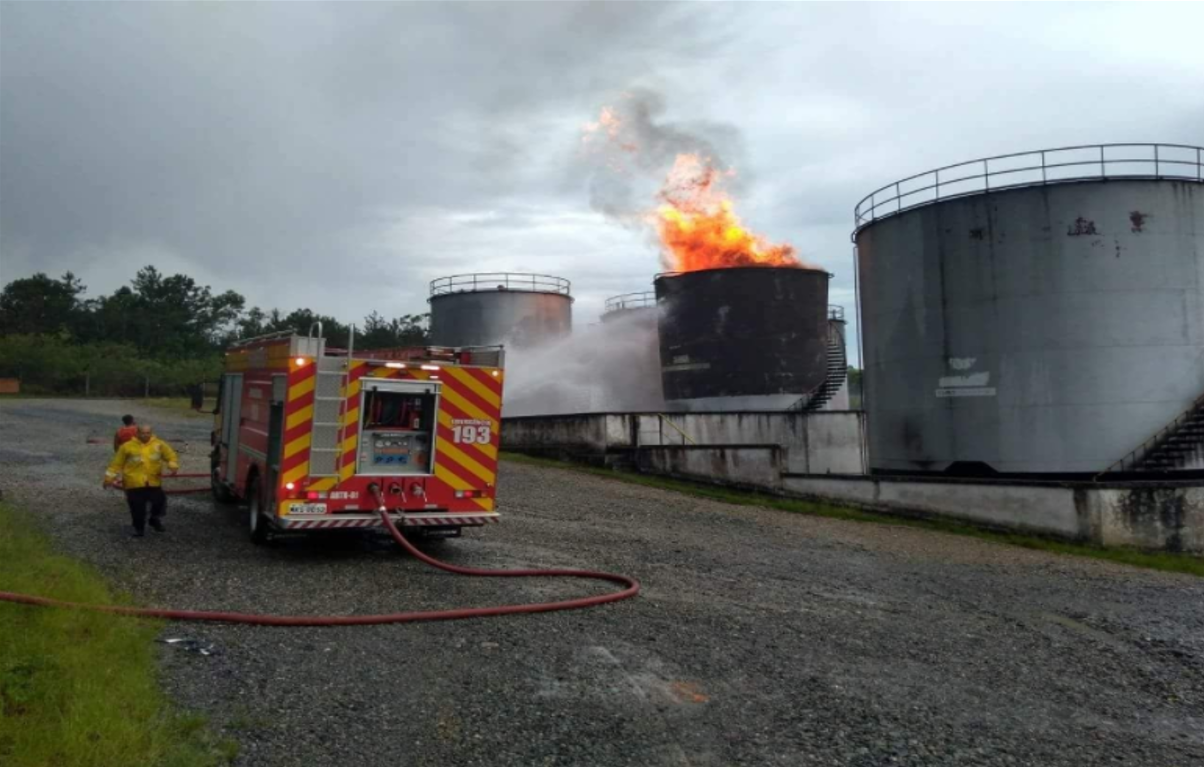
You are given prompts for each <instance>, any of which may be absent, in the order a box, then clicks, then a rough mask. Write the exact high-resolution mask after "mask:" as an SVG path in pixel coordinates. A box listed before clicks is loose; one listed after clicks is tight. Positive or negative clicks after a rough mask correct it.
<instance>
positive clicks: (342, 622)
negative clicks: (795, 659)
mask: <svg viewBox="0 0 1204 767" xmlns="http://www.w3.org/2000/svg"><path fill="white" fill-rule="evenodd" d="M376 500H377V501H378V502H380V500H381V499H380V495H379V494H376ZM380 517H381V519H382V520H384V523H385V526H386V527H387V528H388V529H389V534H390V535H392V536H393V540H395V541H397V543H398V544H399V545H400V546H401V547H402V548H403V549H405V550H406V551H407V552H409V553H410V555H411V556H413V557H414V558H416V559H418V560H421V561H422V562H424V563H426V564H428V565H430V566H431V567H436V568H438V569H440V570H445V571H447V572H449V573H455V574H457V575H471V576H475V577H480V578H544V577H548V578H555V577H562V578H588V579H591V580H598V581H609V582H611V583H617V584H619V585H621V586H623V587H624V588H623V590H622V591H615V592H612V593H610V594H599V595H597V596H592V597H578V598H577V599H566V600H564V601H562V602H540V603H537V604H527V605H498V606H496V607H466V608H461V609H458V610H427V611H423V612H405V613H390V614H385V615H335V616H317V615H253V614H250V613H225V612H207V611H203V610H161V609H157V608H148V607H120V606H115V605H86V604H80V603H78V602H64V601H61V600H58V599H49V598H47V597H35V596H29V595H28V594H13V593H11V592H7V591H0V602H15V603H17V604H23V605H37V606H39V607H70V608H75V609H77V610H93V611H96V612H105V613H114V614H116V615H134V616H138V617H143V618H166V619H168V620H178V621H214V622H218V623H250V624H254V625H258V626H368V625H375V624H381V623H417V622H419V621H454V620H461V619H463V618H484V617H487V616H491V615H515V614H518V613H547V612H552V611H554V610H577V609H580V608H583V607H594V606H596V605H601V604H606V603H607V602H618V601H619V600H621V599H629V598H631V597H634V596H635V595H636V594H638V593H640V584H639V582H638V581H636V580H635V579H633V578H628V577H627V576H626V575H615V574H613V573H600V572H593V571H591V570H564V569H555V570H485V569H481V568H476V567H460V566H458V565H449V564H447V563H446V562H440V561H439V560H437V559H435V558H434V557H431V556H428V555H426V554H424V553H422V552H421V551H419V550H418V549H417V548H416V547H415V546H414V544H412V543H410V542H409V541H407V540H406V539H405V537H404V536H403V535H402V534H401V532H400V531H398V529H397V526H396V525H395V524H393V520H392V519H390V518H389V513H388V510H387V509H386V508H385V507H384V506H383V505H381V507H380Z"/></svg>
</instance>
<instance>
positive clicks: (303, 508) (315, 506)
mask: <svg viewBox="0 0 1204 767" xmlns="http://www.w3.org/2000/svg"><path fill="white" fill-rule="evenodd" d="M288 513H289V514H325V513H326V504H324V503H290V504H289V505H288Z"/></svg>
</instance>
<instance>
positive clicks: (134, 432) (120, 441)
mask: <svg viewBox="0 0 1204 767" xmlns="http://www.w3.org/2000/svg"><path fill="white" fill-rule="evenodd" d="M121 424H122V426H121V428H120V429H118V430H117V433H116V434H114V435H113V452H114V453H116V452H117V450H118V449H119V448H120V447H121V446H122V445H124V444H125V443H126V442H129V441H130V440H131V439H133V438H134V437H137V436H138V427H137V426H135V425H134V416H132V415H123V416H121Z"/></svg>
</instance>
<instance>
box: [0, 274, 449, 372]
mask: <svg viewBox="0 0 1204 767" xmlns="http://www.w3.org/2000/svg"><path fill="white" fill-rule="evenodd" d="M86 290H87V289H86V287H85V286H84V284H83V283H82V282H81V281H80V280H79V279H78V278H76V277H75V275H73V274H72V273H71V272H67V273H66V274H64V275H63V276H62V277H59V278H58V279H55V278H52V277H49V276H47V275H46V274H44V273H41V272H39V273H37V274H34V275H32V276H30V277H25V278H21V279H17V280H13V281H11V282H9V283H8V284H7V285H5V286H4V289H3V291H0V377H5V378H7V377H17V378H20V379H21V381H22V388H23V390H25V391H27V392H32V393H84V391H85V390H87V391H88V393H91V394H101V395H110V396H116V395H120V396H132V395H136V394H143V393H146V391H147V388H148V385H149V386H151V387H152V388H153V389H154V391H153V392H152V393H155V394H160V395H176V394H182V393H183V391H184V390H185V389H186V388H187V387H188V386H191V385H193V384H197V383H202V382H206V381H213V380H216V378H217V376H218V375H219V374H220V372H221V367H222V354H223V352H224V350H225V349H226V348H227V347H228V346H229V345H230V344H231V343H233V342H234V341H237V340H239V339H245V338H251V337H254V336H258V335H263V334H265V333H274V332H277V331H290V330H291V331H293V332H297V333H301V334H305V333H308V332H309V329H310V327H311V326H312V325H313V324H314V323H315V322H321V323H322V328H323V333H324V335H325V336H326V338H327V343H328V344H330V345H331V346H334V347H345V346H346V345H347V342H348V337H349V335H350V326H349V325H348V324H345V323H342V322H340V321H338V320H337V319H335V318H334V317H330V316H327V315H323V314H319V313H317V312H314V311H313V310H311V309H306V308H299V309H294V310H292V311H289V312H287V313H286V312H284V311H281V310H280V309H269V310H266V311H265V310H263V309H261V308H259V307H257V306H253V307H250V308H247V302H246V299H245V298H244V297H243V296H242V295H240V294H239V293H237V292H235V291H233V290H226V291H224V292H221V293H217V292H215V291H214V290H213V289H212V288H211V287H210V286H208V285H200V284H198V283H197V282H196V280H194V279H193V278H192V277H189V276H187V275H183V274H175V275H170V276H168V275H164V274H163V273H161V272H160V271H159V270H158V269H156V268H155V267H154V266H147V267H144V268H142V269H140V270H139V271H138V273H137V274H136V275H135V276H134V278H133V280H131V281H130V283H129V285H126V286H122V287H120V288H118V289H117V290H115V291H113V293H112V294H110V295H102V296H99V297H96V298H85V297H84V296H85V293H86ZM428 318H429V315H426V314H406V315H402V316H400V317H396V318H393V319H387V318H385V317H383V316H381V315H380V314H378V313H377V312H375V311H373V312H372V313H371V314H369V315H368V316H367V317H365V318H364V321H363V323H362V324H361V325H359V326H357V327H356V340H355V344H356V347H357V348H362V349H371V348H378V349H379V348H388V347H392V346H421V345H423V344H426V343H428V341H429V336H428V333H427V321H428Z"/></svg>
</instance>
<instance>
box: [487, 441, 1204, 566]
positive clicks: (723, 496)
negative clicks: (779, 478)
mask: <svg viewBox="0 0 1204 767" xmlns="http://www.w3.org/2000/svg"><path fill="white" fill-rule="evenodd" d="M502 458H503V459H504V460H507V461H510V462H512V463H523V464H528V465H532V466H547V467H551V468H557V469H564V470H566V471H575V472H579V473H582V474H592V475H594V476H598V477H605V478H606V479H611V480H615V481H618V482H626V483H627V484H631V485H643V486H645V487H654V488H657V489H660V490H669V491H672V492H675V493H682V494H685V495H692V496H694V497H696V498H707V499H710V500H713V501H721V502H723V503H731V504H735V505H738V506H758V507H761V508H768V509H777V510H779V511H787V512H791V513H793V514H808V515H811V516H815V517H828V518H830V519H844V520H849V521H853V522H873V523H876V524H882V525H895V526H899V527H915V528H919V529H922V530H933V531H937V532H942V533H952V534H954V535H964V536H968V537H971V538H979V539H981V540H985V541H991V542H993V543H1004V544H1008V545H1010V546H1019V547H1021V548H1026V549H1036V550H1038V551H1048V552H1051V553H1055V554H1067V555H1070V556H1077V557H1090V558H1092V559H1104V560H1108V561H1109V562H1119V563H1121V564H1126V565H1132V566H1134V567H1145V568H1148V569H1151V570H1163V571H1165V572H1172V573H1186V574H1189V575H1196V576H1201V577H1204V559H1201V558H1200V557H1193V556H1191V555H1188V554H1172V553H1169V552H1161V551H1141V550H1138V549H1126V548H1104V547H1102V546H1093V545H1091V544H1087V543H1073V542H1070V541H1061V540H1056V539H1052V538H1043V537H1041V536H1038V535H1027V534H1024V533H1012V532H1004V531H999V530H991V529H988V528H983V527H977V526H975V525H970V524H966V523H962V522H955V521H951V520H945V519H931V518H921V517H907V516H897V515H894V514H883V513H879V512H874V511H864V510H862V509H856V508H852V507H848V506H840V505H837V504H832V503H823V502H819V501H806V500H802V499H797V498H783V497H781V496H776V495H765V494H760V493H755V492H750V491H742V490H735V489H732V488H726V487H720V486H718V485H707V484H703V483H700V482H690V481H687V480H680V479H673V478H671V477H659V476H655V475H650V474H636V473H633V472H624V471H616V470H614V469H604V468H599V467H596V466H585V465H582V464H575V463H569V462H567V461H558V460H554V459H550V458H536V457H533V456H529V455H522V454H520V453H509V452H503V453H502Z"/></svg>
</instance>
